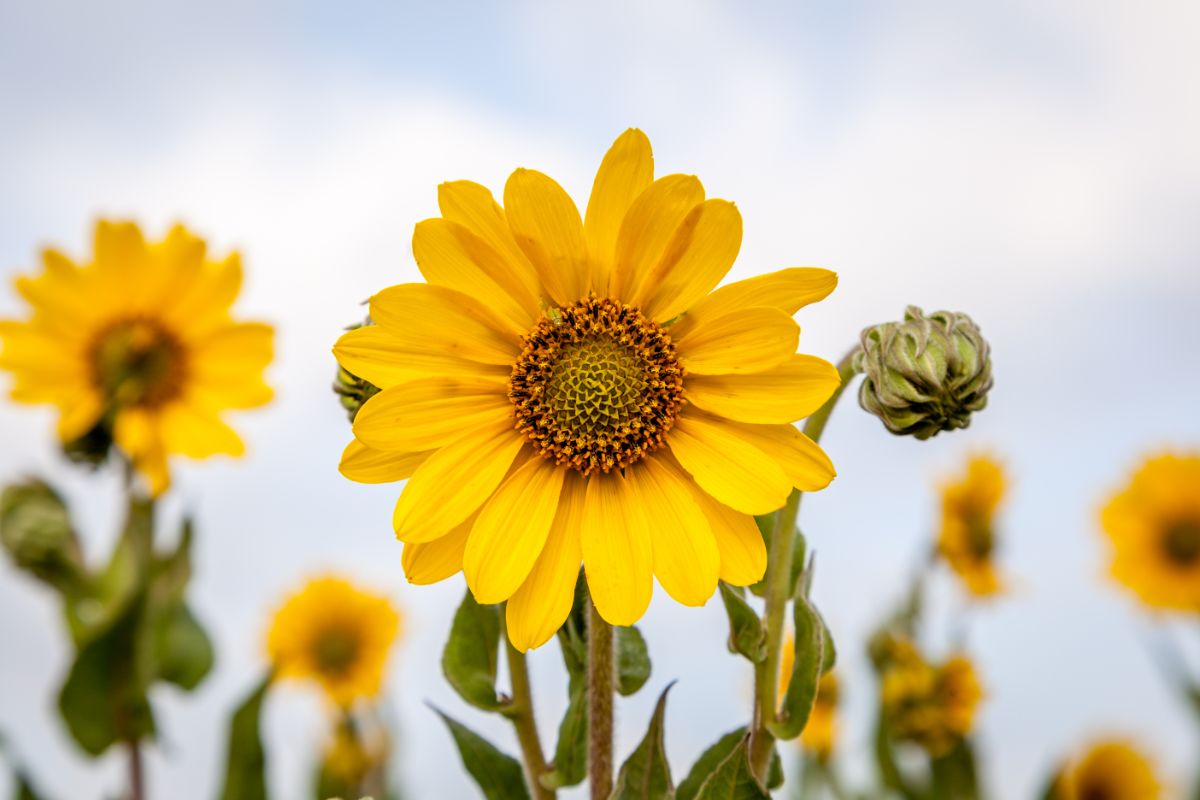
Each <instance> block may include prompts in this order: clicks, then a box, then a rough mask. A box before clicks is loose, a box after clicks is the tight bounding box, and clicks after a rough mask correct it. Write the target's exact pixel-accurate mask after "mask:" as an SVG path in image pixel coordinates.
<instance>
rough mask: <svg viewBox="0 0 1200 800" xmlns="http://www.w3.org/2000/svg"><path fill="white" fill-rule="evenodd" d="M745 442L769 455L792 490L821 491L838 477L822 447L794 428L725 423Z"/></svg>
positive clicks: (788, 426)
mask: <svg viewBox="0 0 1200 800" xmlns="http://www.w3.org/2000/svg"><path fill="white" fill-rule="evenodd" d="M726 424H728V425H729V426H730V427H731V428H732V429H734V430H735V431H737V433H738V435H739V436H741V437H742V438H743V439H745V440H746V441H748V442H750V443H751V444H753V445H754V446H755V447H757V448H758V449H760V450H762V451H763V452H764V453H766V454H767V455H769V456H770V457H771V458H773V459H774V460H775V463H777V464H779V466H780V467H782V468H783V471H784V472H785V473H786V474H787V476H788V480H790V481H791V482H792V486H794V487H796V488H797V489H799V490H800V491H802V492H817V491H820V490H821V489H824V488H825V487H826V486H828V485H829V483H830V482H831V481H832V480H833V479H834V478H835V477H837V470H835V469H834V468H833V462H832V461H830V460H829V456H827V455H826V454H825V451H824V450H822V449H821V446H820V445H819V444H817V443H816V442H814V441H813V440H812V439H810V438H808V437H807V436H805V435H804V434H803V433H802V432H800V431H799V430H797V429H796V427H795V426H794V425H749V424H746V423H742V422H728V423H726Z"/></svg>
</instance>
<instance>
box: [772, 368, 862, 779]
mask: <svg viewBox="0 0 1200 800" xmlns="http://www.w3.org/2000/svg"><path fill="white" fill-rule="evenodd" d="M855 352H857V348H855V350H851V351H850V352H849V353H847V354H846V355H845V357H843V358H842V360H841V361H840V362H839V363H838V377H839V378H841V383H840V384H839V385H838V388H837V389H836V390H834V392H833V394H832V395H830V397H829V399H828V400H826V401H825V405H823V406H821V407H820V408H819V409H817V411H816V412H815V413H814V414H813V415H812V416H810V417H809V418H808V421H807V422H805V424H804V433H805V434H806V435H807V436H808V437H809V438H810V439H812V440H813V441H814V442H817V441H820V439H821V434H822V433H824V432H825V425H826V424H827V423H828V422H829V415H830V414H832V413H833V407H834V406H835V405H837V401H838V400H839V399H840V398H841V396H842V393H843V392H845V391H846V387H847V386H848V385H849V383H850V381H851V380H852V379H853V378H854V374H855V373H854V368H853V366H852V362H853V360H854V354H855ZM802 498H803V493H801V492H798V491H796V490H795V489H793V490H792V493H791V494H790V495H788V499H787V503H786V504H784V506H783V508H781V509H779V511H778V512H776V514H775V524H774V525H773V526H772V530H771V537H770V538H771V541H770V546H769V548H768V555H767V575H766V590H765V593H764V594H765V598H764V599H765V609H764V612H763V619H764V623H765V625H766V629H767V657H766V658H765V659H764V660H763V661H761V662H760V663H758V664H756V665H755V667H754V696H755V706H754V722H753V724H752V726H751V731H750V765H751V767H752V768H753V770H754V774H755V775H757V776H758V777H759V779H760V780H762V781H764V782H765V781H766V779H767V770H768V768H769V767H770V764H771V752H772V750H773V748H774V744H775V738H774V737H773V736H772V735H771V732H770V724H771V723H772V722H773V721H774V719H775V711H776V709H777V708H778V706H779V662H780V648H781V647H782V646H783V630H784V623H785V616H784V615H785V613H786V611H787V603H788V599H789V598H790V595H791V590H792V587H791V575H792V556H793V555H794V550H795V542H796V536H795V531H796V520H797V518H798V517H799V515H800V500H801V499H802Z"/></svg>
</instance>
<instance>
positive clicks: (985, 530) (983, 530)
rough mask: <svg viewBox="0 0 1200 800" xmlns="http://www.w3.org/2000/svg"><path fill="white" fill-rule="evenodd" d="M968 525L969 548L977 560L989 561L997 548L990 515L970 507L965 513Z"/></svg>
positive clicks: (965, 521)
mask: <svg viewBox="0 0 1200 800" xmlns="http://www.w3.org/2000/svg"><path fill="white" fill-rule="evenodd" d="M963 522H964V523H965V525H966V527H967V550H968V551H969V552H970V553H971V555H972V556H973V557H974V559H975V560H976V561H987V560H988V559H990V558H991V557H992V551H993V550H995V549H996V537H995V534H994V533H993V532H992V521H991V519H990V516H989V515H988V514H987V513H986V512H984V511H981V510H979V509H970V510H968V511H967V513H966V514H965V515H964V520H963Z"/></svg>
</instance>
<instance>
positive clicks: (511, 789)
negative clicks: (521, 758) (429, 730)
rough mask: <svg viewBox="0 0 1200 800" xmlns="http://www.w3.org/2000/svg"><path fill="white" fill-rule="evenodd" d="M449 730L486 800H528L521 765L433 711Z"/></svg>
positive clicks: (439, 712) (465, 764)
mask: <svg viewBox="0 0 1200 800" xmlns="http://www.w3.org/2000/svg"><path fill="white" fill-rule="evenodd" d="M433 710H434V711H435V712H437V715H438V716H439V717H441V718H442V720H443V721H444V722H445V723H446V727H448V728H449V729H450V735H451V736H453V737H454V744H455V745H456V746H457V747H458V754H459V755H460V756H461V757H462V762H463V766H464V767H466V768H467V772H469V773H470V774H471V777H472V778H474V779H475V783H477V784H478V785H479V788H480V789H482V790H483V796H484V797H485V798H486V800H528V798H529V789H528V788H527V787H526V786H525V773H524V771H523V770H522V768H521V764H520V763H519V762H518V761H517V760H516V759H515V758H513V757H512V756H509V755H506V754H504V753H502V752H500V751H499V750H497V749H496V747H495V746H494V745H493V744H492V743H491V742H489V741H488V740H487V739H484V738H483V737H482V736H480V735H479V734H477V733H475V732H474V731H472V730H470V729H469V728H467V727H466V726H465V725H463V724H461V723H459V722H456V721H455V720H453V719H451V718H450V717H448V716H446V715H445V714H443V713H442V712H441V711H438V709H436V708H435V709H433Z"/></svg>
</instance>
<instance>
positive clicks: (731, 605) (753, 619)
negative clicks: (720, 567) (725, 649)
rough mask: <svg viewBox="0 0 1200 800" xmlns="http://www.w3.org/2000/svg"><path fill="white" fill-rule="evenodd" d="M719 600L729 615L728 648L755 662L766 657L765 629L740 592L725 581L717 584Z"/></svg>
mask: <svg viewBox="0 0 1200 800" xmlns="http://www.w3.org/2000/svg"><path fill="white" fill-rule="evenodd" d="M719 586H720V588H721V601H722V602H723V603H724V604H725V614H726V616H728V617H729V650H730V652H733V653H741V654H742V655H743V656H745V657H746V658H748V659H750V660H751V661H752V662H754V663H755V664H758V663H760V662H762V661H765V660H766V658H767V631H766V629H765V628H764V627H763V624H762V620H760V619H759V617H758V614H756V613H755V612H754V609H753V608H751V607H750V604H749V603H747V602H746V599H745V598H744V597H743V596H742V592H740V591H739V590H738V589H735V588H733V587H731V586H730V585H729V584H727V583H725V581H721V582H720V584H719Z"/></svg>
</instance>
